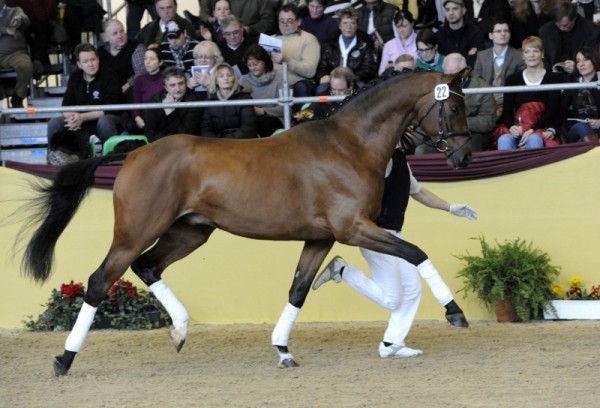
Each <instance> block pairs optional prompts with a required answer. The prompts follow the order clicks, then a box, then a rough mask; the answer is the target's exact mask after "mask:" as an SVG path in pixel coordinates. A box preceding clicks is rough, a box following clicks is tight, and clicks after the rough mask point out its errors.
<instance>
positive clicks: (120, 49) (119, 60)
mask: <svg viewBox="0 0 600 408" xmlns="http://www.w3.org/2000/svg"><path fill="white" fill-rule="evenodd" d="M104 40H105V43H104V44H103V45H102V46H101V47H100V48H99V49H98V56H99V57H100V68H103V69H104V68H106V69H110V70H112V71H113V72H114V73H115V74H116V78H117V81H118V83H119V85H121V90H122V91H123V94H124V95H126V98H125V100H128V99H130V98H129V97H128V96H130V91H129V89H130V88H131V87H132V86H133V82H134V81H135V77H137V76H139V75H141V74H143V73H144V72H145V68H144V52H145V51H146V48H145V47H144V45H143V44H140V43H138V42H137V41H136V40H131V39H129V38H127V33H126V32H125V27H123V23H121V22H120V21H119V20H117V19H111V20H106V21H105V22H104Z"/></svg>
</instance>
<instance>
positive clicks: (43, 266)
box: [22, 154, 125, 283]
mask: <svg viewBox="0 0 600 408" xmlns="http://www.w3.org/2000/svg"><path fill="white" fill-rule="evenodd" d="M124 157H125V154H123V155H110V156H105V157H96V158H93V159H87V160H82V161H79V162H76V163H71V164H68V165H66V166H64V167H63V168H62V169H61V170H60V171H59V172H58V174H57V175H56V178H55V179H54V181H53V182H52V183H51V184H47V183H44V184H36V185H35V186H34V188H35V190H36V192H37V193H38V194H37V195H36V197H34V198H32V199H31V201H30V202H29V203H28V204H29V207H30V209H31V210H32V212H33V214H32V216H31V217H30V218H29V219H28V221H27V224H26V225H25V226H24V229H27V230H29V228H35V226H36V225H39V227H38V228H37V229H36V231H35V232H34V233H33V235H32V237H31V240H30V241H29V243H28V244H27V248H26V249H25V252H24V254H23V260H22V267H23V272H24V274H25V275H27V276H29V277H30V278H32V279H33V280H35V281H36V282H42V283H43V282H45V281H46V280H47V279H48V277H49V276H50V274H51V271H52V264H53V260H54V248H55V246H56V242H57V241H58V238H59V237H60V235H61V234H62V233H63V231H64V230H65V228H66V227H67V225H68V224H69V222H70V221H71V219H72V218H73V216H74V215H75V213H76V212H77V208H79V205H80V204H81V202H82V201H83V199H84V198H85V196H86V195H87V193H88V191H89V189H90V188H91V187H92V185H93V184H94V174H95V171H96V169H97V168H98V167H99V166H100V165H101V164H103V163H105V162H109V161H117V160H122V159H123V158H124ZM22 231H23V230H22Z"/></svg>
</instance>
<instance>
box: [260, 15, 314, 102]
mask: <svg viewBox="0 0 600 408" xmlns="http://www.w3.org/2000/svg"><path fill="white" fill-rule="evenodd" d="M277 22H278V24H279V34H276V35H275V36H274V37H275V38H278V39H280V40H281V42H282V49H281V51H280V52H275V51H274V52H272V53H271V59H272V60H273V62H274V63H275V64H277V65H279V66H280V65H281V64H283V63H284V62H286V63H287V67H288V84H289V85H290V86H292V87H293V89H294V96H298V97H301V96H312V95H314V92H315V87H316V84H315V81H314V80H313V78H314V76H315V74H316V73H317V67H318V65H319V59H320V57H321V45H320V44H319V40H317V37H315V36H314V35H312V34H311V33H309V32H306V31H304V30H301V29H300V18H299V17H298V8H297V7H296V6H294V5H293V4H286V5H284V6H282V7H281V8H280V9H279V11H278V12H277ZM295 106H297V105H295Z"/></svg>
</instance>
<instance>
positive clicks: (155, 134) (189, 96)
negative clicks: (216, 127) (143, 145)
mask: <svg viewBox="0 0 600 408" xmlns="http://www.w3.org/2000/svg"><path fill="white" fill-rule="evenodd" d="M163 83H164V86H165V89H164V90H162V91H160V92H159V93H157V94H156V95H154V96H153V97H152V98H151V99H150V102H152V103H176V102H194V101H196V100H197V99H196V96H195V95H194V91H192V90H191V89H189V88H188V87H187V86H186V84H185V83H186V78H185V71H184V70H183V69H181V68H177V67H175V66H171V67H168V68H166V69H165V70H164V72H163ZM142 117H143V118H144V122H145V126H144V134H145V135H146V137H148V140H149V141H150V142H154V141H156V140H158V139H160V138H162V137H165V136H169V135H176V134H187V135H197V134H199V129H200V123H201V121H202V108H181V109H179V108H165V109H146V110H144V111H143V112H142Z"/></svg>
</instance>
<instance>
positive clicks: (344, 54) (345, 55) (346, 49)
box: [338, 35, 357, 67]
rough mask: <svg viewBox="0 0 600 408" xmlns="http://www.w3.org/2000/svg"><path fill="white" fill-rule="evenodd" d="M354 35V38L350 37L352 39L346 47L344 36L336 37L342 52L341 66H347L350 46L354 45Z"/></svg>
mask: <svg viewBox="0 0 600 408" xmlns="http://www.w3.org/2000/svg"><path fill="white" fill-rule="evenodd" d="M356 37H357V36H356V35H354V38H352V41H350V44H348V46H347V47H346V43H345V42H344V36H343V35H340V38H339V39H338V43H339V45H340V52H341V53H342V55H341V57H342V58H341V59H342V61H341V66H343V67H346V66H348V65H347V63H348V54H350V51H352V48H354V47H355V46H356Z"/></svg>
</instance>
